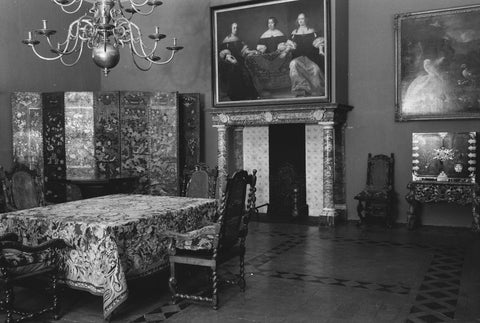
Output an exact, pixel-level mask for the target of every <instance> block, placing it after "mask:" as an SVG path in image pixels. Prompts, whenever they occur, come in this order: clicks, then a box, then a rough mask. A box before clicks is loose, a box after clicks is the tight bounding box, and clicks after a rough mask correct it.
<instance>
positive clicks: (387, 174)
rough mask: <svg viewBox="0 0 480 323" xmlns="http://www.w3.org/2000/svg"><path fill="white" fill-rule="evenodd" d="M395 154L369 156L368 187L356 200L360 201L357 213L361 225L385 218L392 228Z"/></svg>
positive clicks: (388, 225)
mask: <svg viewBox="0 0 480 323" xmlns="http://www.w3.org/2000/svg"><path fill="white" fill-rule="evenodd" d="M393 165H394V158H393V154H390V156H386V155H381V154H380V155H375V156H372V154H370V153H369V154H368V163H367V185H366V186H365V188H364V189H363V190H362V191H361V192H360V193H358V194H357V195H356V196H355V197H354V198H355V199H356V200H358V206H357V213H358V217H359V218H360V224H363V223H366V222H368V221H369V220H370V219H373V218H374V217H375V216H377V217H378V216H384V217H385V223H386V225H387V227H391V226H392V224H393V223H392V221H393V219H392V210H393V202H394V191H393Z"/></svg>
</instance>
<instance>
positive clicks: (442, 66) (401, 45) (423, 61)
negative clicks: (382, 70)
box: [394, 5, 480, 121]
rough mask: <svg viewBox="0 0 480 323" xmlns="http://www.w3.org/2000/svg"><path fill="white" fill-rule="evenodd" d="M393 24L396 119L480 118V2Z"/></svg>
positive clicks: (398, 18) (408, 17)
mask: <svg viewBox="0 0 480 323" xmlns="http://www.w3.org/2000/svg"><path fill="white" fill-rule="evenodd" d="M394 22H395V66H396V69H395V74H396V75H395V109H396V111H395V120H396V121H410V120H442V119H477V118H480V50H479V48H480V6H479V5H475V6H466V7H458V8H449V9H441V10H433V11H423V12H415V13H402V14H397V15H395V17H394Z"/></svg>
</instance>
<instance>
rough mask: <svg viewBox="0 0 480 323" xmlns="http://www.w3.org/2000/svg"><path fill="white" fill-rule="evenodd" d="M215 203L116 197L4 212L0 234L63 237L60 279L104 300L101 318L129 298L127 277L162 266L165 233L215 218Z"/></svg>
mask: <svg viewBox="0 0 480 323" xmlns="http://www.w3.org/2000/svg"><path fill="white" fill-rule="evenodd" d="M216 208H217V202H216V200H214V199H199V198H186V197H170V196H151V195H140V194H135V195H133V194H132V195H127V194H116V195H108V196H102V197H96V198H91V199H88V200H78V201H73V202H67V203H60V204H55V205H49V206H46V207H38V208H33V209H28V210H21V211H15V212H9V213H4V214H2V217H1V220H0V234H2V233H4V232H15V233H17V234H18V235H19V236H20V237H21V238H22V239H23V241H24V243H31V244H38V243H41V242H42V241H44V240H45V239H50V238H62V239H64V240H65V241H66V242H67V243H69V244H70V245H72V246H73V249H70V250H65V251H62V253H61V255H60V256H61V260H62V261H61V268H60V272H61V276H63V280H64V282H65V283H66V284H67V285H68V286H70V287H73V288H77V289H82V290H87V291H89V292H90V293H92V294H95V295H102V296H103V314H104V317H105V318H109V317H110V315H111V314H112V312H113V310H115V308H117V307H118V306H119V305H120V304H121V303H123V302H124V301H125V300H126V299H127V296H128V287H127V278H135V277H139V276H144V275H147V274H149V273H153V272H156V271H158V270H160V269H163V268H166V267H167V265H168V255H167V247H168V246H167V244H168V239H167V238H165V236H164V235H163V232H164V231H165V230H173V231H178V232H187V231H190V230H194V229H198V228H199V227H201V225H202V223H204V221H205V220H211V219H213V218H214V214H215V212H216Z"/></svg>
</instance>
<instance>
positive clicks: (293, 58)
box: [211, 0, 330, 107]
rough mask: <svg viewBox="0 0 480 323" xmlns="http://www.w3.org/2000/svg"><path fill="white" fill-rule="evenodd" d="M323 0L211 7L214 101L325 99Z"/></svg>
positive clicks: (325, 22) (218, 103)
mask: <svg viewBox="0 0 480 323" xmlns="http://www.w3.org/2000/svg"><path fill="white" fill-rule="evenodd" d="M328 12H329V2H328V0H275V1H250V2H242V3H236V4H230V5H224V6H217V7H212V8H211V19H212V45H213V46H212V47H213V48H212V53H213V54H212V55H213V57H212V63H213V64H212V69H213V70H212V77H213V80H212V81H213V84H212V88H213V96H212V97H213V104H214V106H215V107H229V106H247V105H258V104H278V103H288V104H290V103H302V102H313V101H315V102H328V101H329V91H330V89H329V83H330V80H329V77H330V75H329V15H328Z"/></svg>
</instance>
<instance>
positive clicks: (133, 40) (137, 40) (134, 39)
mask: <svg viewBox="0 0 480 323" xmlns="http://www.w3.org/2000/svg"><path fill="white" fill-rule="evenodd" d="M128 25H129V29H130V39H131V41H130V48H131V49H132V51H133V52H134V53H135V54H136V55H137V56H138V57H140V58H148V57H149V56H152V55H153V54H155V51H156V50H157V45H158V41H155V42H154V44H153V48H150V47H148V46H147V45H145V43H144V42H143V39H142V33H141V31H140V28H138V26H137V25H136V24H134V23H133V22H131V21H128ZM132 27H134V28H132ZM134 30H135V32H136V37H135V35H134ZM136 43H137V44H138V47H139V49H140V50H141V53H140V52H139V51H138V49H137V46H136V45H135V44H136ZM145 50H148V51H149V53H146V52H145Z"/></svg>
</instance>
